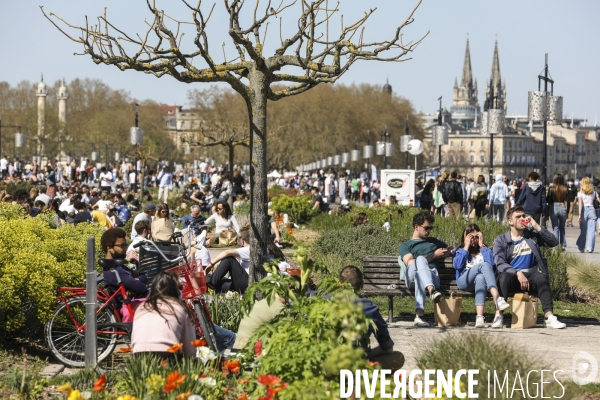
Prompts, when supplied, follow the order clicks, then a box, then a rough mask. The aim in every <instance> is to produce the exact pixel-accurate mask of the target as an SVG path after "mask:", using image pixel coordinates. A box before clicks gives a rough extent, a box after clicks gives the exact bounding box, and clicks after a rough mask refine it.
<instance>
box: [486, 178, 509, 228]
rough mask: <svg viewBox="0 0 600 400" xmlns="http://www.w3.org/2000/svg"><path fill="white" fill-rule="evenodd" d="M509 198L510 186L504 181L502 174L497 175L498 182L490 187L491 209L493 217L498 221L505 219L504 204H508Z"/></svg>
mask: <svg viewBox="0 0 600 400" xmlns="http://www.w3.org/2000/svg"><path fill="white" fill-rule="evenodd" d="M507 198H508V188H507V187H506V184H505V183H504V182H503V181H502V174H498V175H496V183H494V184H493V185H492V187H491V188H490V200H489V203H490V209H491V210H490V211H491V218H495V219H496V221H498V222H502V221H503V220H504V206H505V205H506V199H507Z"/></svg>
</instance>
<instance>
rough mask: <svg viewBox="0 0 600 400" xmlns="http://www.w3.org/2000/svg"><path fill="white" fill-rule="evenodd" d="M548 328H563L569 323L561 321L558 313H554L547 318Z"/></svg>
mask: <svg viewBox="0 0 600 400" xmlns="http://www.w3.org/2000/svg"><path fill="white" fill-rule="evenodd" d="M545 322H546V324H545V325H546V328H552V329H563V328H566V327H567V324H565V323H563V322H560V321H559V320H558V318H556V315H554V314H552V315H551V316H549V317H548V318H547V319H546V321H545Z"/></svg>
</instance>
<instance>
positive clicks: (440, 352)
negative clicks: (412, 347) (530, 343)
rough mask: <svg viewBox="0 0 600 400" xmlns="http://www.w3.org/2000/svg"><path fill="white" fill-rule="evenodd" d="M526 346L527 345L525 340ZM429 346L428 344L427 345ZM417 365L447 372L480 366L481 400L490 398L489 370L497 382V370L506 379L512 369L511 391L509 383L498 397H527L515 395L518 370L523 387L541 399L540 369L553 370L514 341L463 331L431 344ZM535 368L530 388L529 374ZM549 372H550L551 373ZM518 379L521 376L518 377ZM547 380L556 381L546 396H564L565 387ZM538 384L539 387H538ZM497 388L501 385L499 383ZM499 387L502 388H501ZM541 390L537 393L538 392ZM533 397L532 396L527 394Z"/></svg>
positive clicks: (546, 389) (546, 387) (478, 389)
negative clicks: (513, 389)
mask: <svg viewBox="0 0 600 400" xmlns="http://www.w3.org/2000/svg"><path fill="white" fill-rule="evenodd" d="M523 345H526V344H525V343H524V344H523ZM424 346H425V344H424ZM417 366H418V367H419V368H420V369H422V370H424V369H435V370H442V371H447V370H449V369H451V370H452V371H457V370H459V369H478V370H479V375H478V376H477V380H478V381H479V383H478V385H475V386H474V390H475V393H478V394H479V398H480V399H487V398H489V397H488V381H487V376H488V371H490V373H491V382H492V384H493V379H494V371H495V372H496V374H497V375H498V376H499V379H500V382H502V380H503V379H504V374H505V373H506V372H507V371H508V392H507V387H506V385H505V387H504V392H496V395H495V396H494V395H493V390H494V389H493V388H490V390H491V392H490V393H491V397H492V398H496V399H510V398H523V397H525V396H523V397H521V396H522V392H521V391H520V390H517V391H515V392H514V394H513V396H516V397H511V392H510V391H511V390H512V388H513V383H514V382H515V376H516V374H517V372H518V373H519V376H520V377H521V382H522V383H523V389H525V390H529V392H525V393H529V394H531V398H539V397H538V396H540V393H539V387H540V381H541V376H540V370H542V369H546V370H548V369H550V368H547V366H544V365H543V364H542V362H540V361H539V360H537V359H534V358H532V357H531V356H529V355H528V354H527V353H525V352H524V351H523V350H521V349H519V348H517V347H515V346H514V340H512V341H511V340H509V339H507V338H502V337H499V336H496V335H494V336H492V335H486V334H479V333H461V334H460V335H459V334H453V335H449V336H447V337H445V338H444V339H442V340H439V341H437V342H435V343H433V344H431V343H427V344H426V347H423V349H422V350H421V355H420V357H419V358H418V359H417ZM532 370H537V371H536V372H532V373H531V375H530V379H529V386H528V387H527V384H526V381H527V373H528V372H529V371H532ZM548 374H549V373H548ZM557 378H559V379H560V378H564V375H563V376H562V377H561V375H558V376H557ZM517 379H518V378H517ZM544 381H550V382H552V383H547V384H544V396H549V397H551V396H552V395H553V394H554V395H555V396H558V397H560V395H561V393H562V388H561V387H560V386H559V385H558V384H557V383H556V381H555V380H554V379H552V377H551V376H548V375H546V376H544ZM461 382H463V383H464V384H465V387H466V385H467V380H466V377H465V376H463V379H461ZM536 385H537V386H536ZM496 387H497V386H496ZM520 387H521V385H520V383H519V381H517V382H516V388H517V389H520ZM497 390H498V389H497ZM536 393H537V394H536ZM527 398H529V396H527Z"/></svg>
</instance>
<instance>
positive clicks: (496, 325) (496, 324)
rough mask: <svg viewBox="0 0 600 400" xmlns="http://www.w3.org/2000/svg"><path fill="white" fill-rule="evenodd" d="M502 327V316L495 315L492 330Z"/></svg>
mask: <svg viewBox="0 0 600 400" xmlns="http://www.w3.org/2000/svg"><path fill="white" fill-rule="evenodd" d="M503 327H504V316H502V315H496V316H495V317H494V322H492V328H495V329H496V328H503Z"/></svg>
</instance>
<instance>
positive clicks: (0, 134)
mask: <svg viewBox="0 0 600 400" xmlns="http://www.w3.org/2000/svg"><path fill="white" fill-rule="evenodd" d="M2 128H17V129H18V132H17V133H19V132H21V125H2V116H0V157H2V155H3V154H2ZM13 153H14V147H13Z"/></svg>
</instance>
